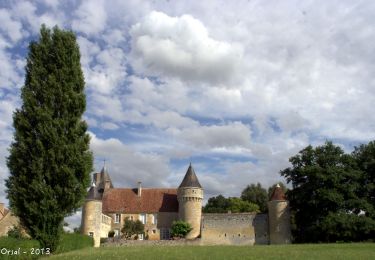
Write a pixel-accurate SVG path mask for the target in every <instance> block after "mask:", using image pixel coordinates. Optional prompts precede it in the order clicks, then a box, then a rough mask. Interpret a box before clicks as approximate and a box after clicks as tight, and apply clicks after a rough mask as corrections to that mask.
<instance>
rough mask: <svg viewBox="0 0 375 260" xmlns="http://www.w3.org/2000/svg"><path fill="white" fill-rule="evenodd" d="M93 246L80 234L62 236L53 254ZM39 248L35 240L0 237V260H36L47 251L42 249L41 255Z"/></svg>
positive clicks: (86, 237) (91, 242) (87, 238)
mask: <svg viewBox="0 0 375 260" xmlns="http://www.w3.org/2000/svg"><path fill="white" fill-rule="evenodd" d="M92 246H93V240H92V238H91V237H89V236H84V235H80V234H63V235H62V236H61V242H60V244H59V247H58V248H57V250H56V252H55V253H54V254H61V253H64V252H69V251H73V250H78V249H82V248H87V247H89V248H91V247H92ZM4 248H5V249H6V250H11V251H13V252H14V251H17V250H18V249H20V250H19V251H20V255H9V254H6V253H5V254H4V252H5V250H4ZM41 249H42V248H41V246H40V244H39V242H38V241H37V240H32V239H16V238H11V237H0V250H1V251H0V259H18V260H26V259H27V260H29V259H38V258H40V257H41V256H42V255H44V254H46V252H47V250H46V249H44V252H43V253H42V250H41Z"/></svg>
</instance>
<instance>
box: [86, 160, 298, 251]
mask: <svg viewBox="0 0 375 260" xmlns="http://www.w3.org/2000/svg"><path fill="white" fill-rule="evenodd" d="M202 200H203V188H202V186H201V184H200V183H199V180H198V178H197V175H196V174H195V172H194V169H193V167H192V165H191V164H190V166H189V168H188V170H187V172H186V174H185V177H184V178H183V180H182V182H181V184H180V186H179V187H178V188H177V189H175V188H170V189H168V188H167V189H165V188H163V189H157V188H143V187H142V185H141V182H139V183H138V187H137V188H133V189H131V188H130V189H125V188H114V186H113V184H112V181H111V178H110V176H109V174H108V171H107V169H106V166H105V165H104V167H103V169H102V170H101V171H100V172H99V173H94V181H93V184H92V186H91V188H90V189H89V191H88V194H87V197H86V200H85V203H84V206H83V208H82V224H81V232H82V234H86V235H90V236H92V237H93V239H94V246H95V247H98V246H100V238H105V237H108V233H109V231H114V232H115V236H119V235H120V234H121V233H120V232H121V229H122V227H123V225H124V223H125V220H126V219H127V218H129V219H131V220H137V219H139V220H140V221H141V222H142V223H143V224H144V226H145V230H144V235H143V234H142V235H140V237H139V239H146V238H147V239H150V240H160V239H169V238H170V228H171V225H172V223H173V221H175V220H183V221H186V222H188V223H189V224H190V225H191V227H192V230H191V231H190V232H189V233H188V235H187V237H186V238H187V239H196V238H200V242H201V243H202V244H244V245H246V244H248V245H253V244H285V243H290V240H291V233H290V215H289V208H288V201H287V200H286V199H285V196H284V194H283V191H282V189H281V188H280V187H279V186H278V187H276V188H275V190H274V191H273V194H272V196H271V200H270V201H269V202H268V214H257V213H230V212H229V213H225V214H215V213H213V214H212V213H210V214H206V213H205V214H202Z"/></svg>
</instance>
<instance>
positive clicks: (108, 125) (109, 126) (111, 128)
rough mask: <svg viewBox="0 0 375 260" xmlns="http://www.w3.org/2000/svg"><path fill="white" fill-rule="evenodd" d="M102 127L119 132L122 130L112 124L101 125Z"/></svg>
mask: <svg viewBox="0 0 375 260" xmlns="http://www.w3.org/2000/svg"><path fill="white" fill-rule="evenodd" d="M101 127H102V128H103V129H106V130H117V129H119V128H120V127H119V126H118V125H116V124H115V123H112V122H104V123H102V124H101Z"/></svg>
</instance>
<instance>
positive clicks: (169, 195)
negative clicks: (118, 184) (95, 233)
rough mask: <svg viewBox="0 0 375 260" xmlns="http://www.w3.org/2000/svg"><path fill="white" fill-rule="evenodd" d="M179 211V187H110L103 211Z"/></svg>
mask: <svg viewBox="0 0 375 260" xmlns="http://www.w3.org/2000/svg"><path fill="white" fill-rule="evenodd" d="M116 212H119V213H153V212H178V201H177V189H148V188H142V192H141V197H138V196H137V189H120V188H115V189H109V190H107V191H105V192H104V195H103V213H116Z"/></svg>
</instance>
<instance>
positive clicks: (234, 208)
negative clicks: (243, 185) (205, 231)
mask: <svg viewBox="0 0 375 260" xmlns="http://www.w3.org/2000/svg"><path fill="white" fill-rule="evenodd" d="M228 200H229V207H228V210H230V212H233V213H240V212H259V206H258V205H257V204H255V203H252V202H249V201H245V200H242V199H240V198H236V197H232V198H229V199H228Z"/></svg>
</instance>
